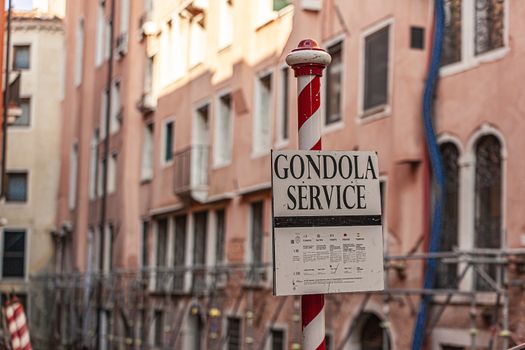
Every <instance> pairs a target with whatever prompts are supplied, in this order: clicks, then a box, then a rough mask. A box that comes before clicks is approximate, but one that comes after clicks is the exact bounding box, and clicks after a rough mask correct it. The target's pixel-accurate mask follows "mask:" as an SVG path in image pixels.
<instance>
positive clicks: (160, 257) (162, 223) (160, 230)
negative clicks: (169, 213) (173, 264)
mask: <svg viewBox="0 0 525 350" xmlns="http://www.w3.org/2000/svg"><path fill="white" fill-rule="evenodd" d="M167 244H168V219H161V220H159V221H158V222H157V267H166V263H167V262H168V256H167V251H166V247H167Z"/></svg>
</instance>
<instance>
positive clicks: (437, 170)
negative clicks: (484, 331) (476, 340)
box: [412, 0, 445, 350]
mask: <svg viewBox="0 0 525 350" xmlns="http://www.w3.org/2000/svg"><path fill="white" fill-rule="evenodd" d="M434 7H435V22H434V23H435V24H434V37H433V44H432V53H431V60H430V69H429V71H428V76H427V79H426V81H425V91H424V94H423V125H424V131H425V139H426V142H427V148H428V153H429V158H430V163H431V166H432V172H433V175H434V178H433V181H434V182H435V185H436V186H435V189H436V193H435V194H436V195H435V203H434V212H433V215H432V225H431V229H430V241H429V247H428V250H429V252H437V251H439V246H440V242H441V216H442V205H443V187H444V183H445V179H444V174H443V164H442V162H441V153H440V151H439V146H438V143H437V138H436V133H435V131H434V126H433V123H432V119H433V118H432V108H433V95H434V90H435V87H436V81H437V79H438V77H439V68H440V62H441V48H442V39H443V30H444V20H445V12H444V4H443V0H435V2H434ZM435 274H436V261H435V259H429V260H428V262H427V266H426V270H425V277H424V284H423V288H424V289H431V288H432V287H433V285H434V277H435ZM429 301H430V296H428V295H424V296H422V298H421V302H420V304H419V311H418V314H417V319H416V324H415V327H414V334H413V337H412V350H421V348H422V347H423V341H424V339H425V325H426V319H427V309H428V304H429Z"/></svg>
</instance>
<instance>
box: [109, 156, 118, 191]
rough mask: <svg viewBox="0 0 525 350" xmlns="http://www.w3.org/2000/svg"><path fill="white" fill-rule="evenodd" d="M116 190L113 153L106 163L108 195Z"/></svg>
mask: <svg viewBox="0 0 525 350" xmlns="http://www.w3.org/2000/svg"><path fill="white" fill-rule="evenodd" d="M116 189H117V154H116V153H113V154H111V156H110V157H109V163H108V193H113V192H115V190H116Z"/></svg>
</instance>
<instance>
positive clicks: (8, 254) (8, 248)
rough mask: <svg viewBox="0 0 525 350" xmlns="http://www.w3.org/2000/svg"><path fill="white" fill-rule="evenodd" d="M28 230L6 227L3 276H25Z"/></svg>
mask: <svg viewBox="0 0 525 350" xmlns="http://www.w3.org/2000/svg"><path fill="white" fill-rule="evenodd" d="M25 254H26V232H25V231H24V230H9V229H4V249H3V258H2V277H3V278H24V277H25V259H26V258H25Z"/></svg>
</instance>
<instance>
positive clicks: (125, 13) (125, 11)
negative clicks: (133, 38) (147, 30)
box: [120, 0, 129, 34]
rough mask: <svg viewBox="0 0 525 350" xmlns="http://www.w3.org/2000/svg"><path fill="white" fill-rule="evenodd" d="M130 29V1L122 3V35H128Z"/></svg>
mask: <svg viewBox="0 0 525 350" xmlns="http://www.w3.org/2000/svg"><path fill="white" fill-rule="evenodd" d="M128 29H129V0H121V1H120V34H126V33H127V32H128Z"/></svg>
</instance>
